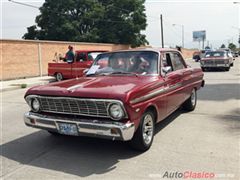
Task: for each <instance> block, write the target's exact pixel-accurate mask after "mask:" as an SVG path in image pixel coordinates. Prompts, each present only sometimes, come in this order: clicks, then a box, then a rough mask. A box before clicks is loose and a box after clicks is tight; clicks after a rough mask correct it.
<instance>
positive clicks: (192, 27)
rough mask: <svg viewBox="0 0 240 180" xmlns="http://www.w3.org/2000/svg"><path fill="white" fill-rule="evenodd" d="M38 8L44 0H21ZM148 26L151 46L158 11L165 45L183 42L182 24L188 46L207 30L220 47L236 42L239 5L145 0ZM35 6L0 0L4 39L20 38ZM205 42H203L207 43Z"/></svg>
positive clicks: (195, 45)
mask: <svg viewBox="0 0 240 180" xmlns="http://www.w3.org/2000/svg"><path fill="white" fill-rule="evenodd" d="M16 1H19V2H25V3H28V4H32V5H34V6H37V7H40V6H41V5H42V4H43V2H44V1H43V0H34V1H26V0H25V1H23V0H16ZM145 7H146V14H147V23H148V26H147V29H146V30H145V31H144V32H143V33H144V34H146V35H147V40H148V41H149V43H150V45H152V46H160V45H161V41H160V20H159V19H160V18H159V16H160V14H162V15H163V26H164V37H165V38H164V42H165V44H166V45H168V46H176V45H181V44H182V29H181V26H173V25H172V24H179V25H184V37H185V38H184V44H185V47H188V48H198V47H199V43H198V42H193V40H192V31H197V30H206V36H207V40H208V41H209V45H212V46H213V47H216V48H217V47H219V46H220V45H221V44H222V43H224V44H227V43H228V42H232V41H233V42H234V43H235V44H237V39H238V33H239V31H238V29H237V28H239V27H240V23H239V21H240V17H239V16H240V13H239V11H240V4H233V1H231V0H225V1H217V0H215V1H214V0H209V1H206V0H205V1H204V0H202V1H198V0H191V1H190V0H188V1H187V0H185V1H180V0H178V1H177V0H175V1H171V0H168V1H166V0H165V1H164V0H146V3H145ZM38 14H39V10H38V9H34V8H30V7H25V6H21V5H18V4H14V3H11V2H8V1H7V0H1V19H0V20H1V36H2V38H3V39H21V37H22V35H23V34H24V33H25V32H26V27H28V26H31V25H33V24H34V23H35V22H34V21H35V17H36V16H37V15H38ZM206 43H207V42H205V44H206Z"/></svg>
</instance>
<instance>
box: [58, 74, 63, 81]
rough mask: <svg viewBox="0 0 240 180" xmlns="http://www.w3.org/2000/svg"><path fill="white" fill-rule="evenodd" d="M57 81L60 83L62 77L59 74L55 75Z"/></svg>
mask: <svg viewBox="0 0 240 180" xmlns="http://www.w3.org/2000/svg"><path fill="white" fill-rule="evenodd" d="M57 80H58V81H61V80H62V75H61V74H60V73H57Z"/></svg>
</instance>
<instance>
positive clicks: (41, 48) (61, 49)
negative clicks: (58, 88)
mask: <svg viewBox="0 0 240 180" xmlns="http://www.w3.org/2000/svg"><path fill="white" fill-rule="evenodd" d="M0 43H1V46H0V55H1V60H2V61H1V62H2V63H1V64H0V69H1V74H0V79H1V80H8V79H17V78H24V77H33V76H40V75H41V74H42V75H47V68H48V63H49V62H52V60H53V59H56V56H59V54H61V55H62V56H64V55H65V53H66V52H67V50H68V49H67V48H68V45H72V46H73V47H74V49H75V50H81V49H84V50H108V51H112V50H120V49H129V46H128V45H116V44H99V43H76V42H55V41H28V40H0Z"/></svg>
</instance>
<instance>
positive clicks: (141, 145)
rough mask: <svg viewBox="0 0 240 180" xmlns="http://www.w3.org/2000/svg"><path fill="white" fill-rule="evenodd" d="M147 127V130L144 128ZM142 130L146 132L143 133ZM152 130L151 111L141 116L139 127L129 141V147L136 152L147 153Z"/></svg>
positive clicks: (151, 139) (152, 116)
mask: <svg viewBox="0 0 240 180" xmlns="http://www.w3.org/2000/svg"><path fill="white" fill-rule="evenodd" d="M147 125H148V128H147V127H146V126H147ZM144 129H145V131H146V130H147V131H146V132H145V131H144ZM154 130H155V116H154V114H153V112H152V111H146V112H145V113H144V114H143V115H142V117H141V121H140V124H139V127H138V129H137V131H136V132H135V134H134V136H133V138H132V140H131V141H130V146H131V147H132V148H134V149H135V150H138V151H147V150H148V149H149V148H150V147H151V145H152V142H153V139H154ZM144 135H145V138H144Z"/></svg>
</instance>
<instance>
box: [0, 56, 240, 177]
mask: <svg viewBox="0 0 240 180" xmlns="http://www.w3.org/2000/svg"><path fill="white" fill-rule="evenodd" d="M189 63H190V64H191V65H192V66H199V64H198V63H195V62H192V61H189ZM205 80H206V86H205V87H204V88H203V89H201V90H200V91H199V92H198V104H197V108H196V110H195V111H194V112H191V113H184V112H182V111H181V110H178V111H177V112H175V113H174V114H172V115H171V116H170V117H169V118H167V119H165V120H164V121H162V122H161V123H159V124H158V125H157V128H156V129H157V131H156V135H155V139H154V142H153V145H152V147H151V149H150V150H149V151H147V152H145V153H138V152H136V151H133V150H131V149H129V147H128V146H127V145H126V144H125V143H123V142H117V141H108V140H101V139H94V138H86V137H64V136H59V137H54V136H51V135H49V134H48V133H47V132H45V131H42V130H38V129H33V128H29V127H26V126H25V125H24V123H23V113H24V112H26V111H28V109H29V108H28V106H27V104H26V103H25V102H24V100H23V95H24V93H25V91H26V89H20V90H13V91H8V92H3V93H2V94H1V96H2V103H1V106H2V107H1V111H2V112H1V114H2V123H1V127H0V128H1V133H2V136H1V145H0V148H1V160H2V165H1V170H2V171H1V178H2V179H4V180H5V179H14V180H15V179H18V180H19V179H22V180H23V179H24V180H28V179H31V180H33V179H44V180H45V179H79V178H86V179H161V178H162V177H163V175H164V174H165V175H166V172H167V173H175V172H180V173H184V172H186V171H192V172H193V173H202V172H205V173H206V172H209V173H214V174H215V178H216V179H227V180H231V179H234V180H238V179H240V144H239V139H240V131H239V130H240V112H239V109H240V58H239V59H237V60H236V61H235V65H234V67H233V68H232V69H231V70H230V71H229V72H222V71H217V72H216V71H215V72H206V73H205ZM169 175H170V174H169ZM163 179H168V178H167V177H166V176H165V178H163ZM169 179H170V178H169ZM175 179H178V178H175ZM189 179H190V178H189ZM191 179H194V178H191ZM198 179H199V178H198Z"/></svg>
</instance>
